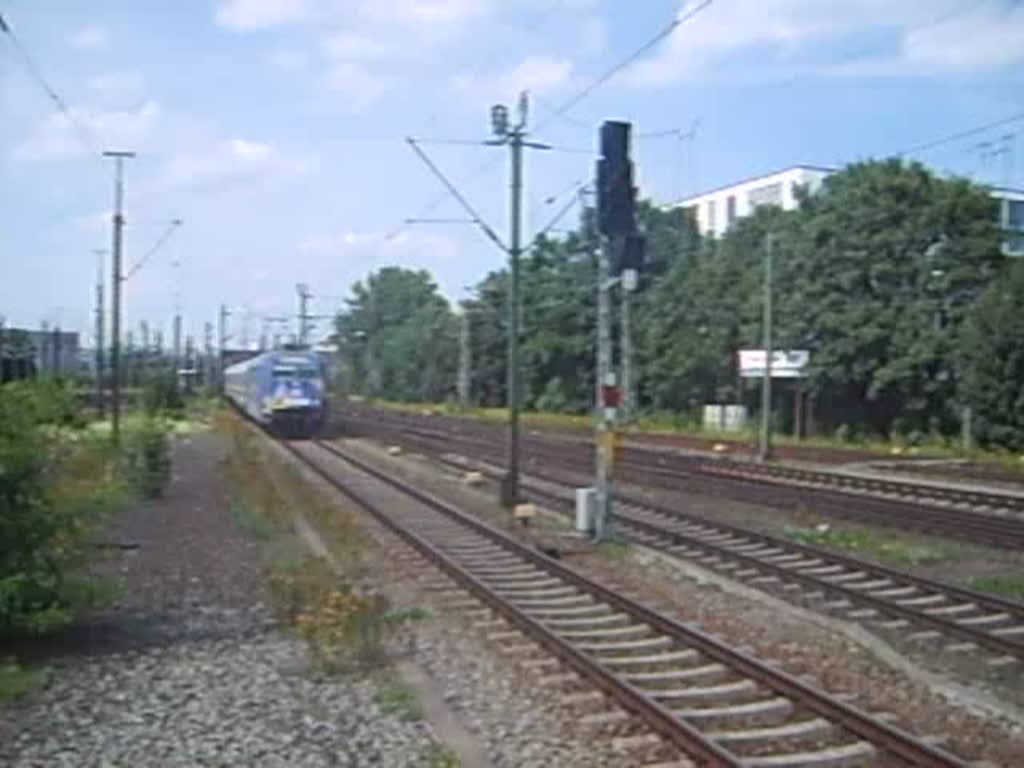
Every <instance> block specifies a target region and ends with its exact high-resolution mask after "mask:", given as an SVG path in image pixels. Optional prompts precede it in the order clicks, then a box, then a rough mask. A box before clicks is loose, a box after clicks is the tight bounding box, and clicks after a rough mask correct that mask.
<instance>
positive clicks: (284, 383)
mask: <svg viewBox="0 0 1024 768" xmlns="http://www.w3.org/2000/svg"><path fill="white" fill-rule="evenodd" d="M224 395H225V396H226V397H227V398H228V400H230V401H231V402H232V403H233V404H234V405H235V406H236V407H237V408H238V409H239V410H241V411H242V412H243V413H245V414H246V415H247V416H248V417H249V418H251V419H252V420H253V421H255V422H256V423H257V424H260V425H261V426H263V427H265V428H266V429H268V430H269V431H271V432H272V433H274V434H277V435H280V436H282V437H295V438H302V437H312V436H314V435H315V434H317V433H318V432H319V431H320V430H321V429H322V428H323V426H324V424H325V422H326V421H327V413H328V410H327V388H326V375H325V370H324V364H323V361H322V360H321V358H320V356H319V355H318V354H317V353H316V352H312V351H306V350H294V351H291V350H283V351H282V350H277V351H274V352H264V353H262V354H259V355H256V356H255V357H251V358H249V359H248V360H243V361H242V362H240V363H235V364H234V365H232V366H230V367H228V368H227V369H225V371H224Z"/></svg>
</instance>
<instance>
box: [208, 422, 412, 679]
mask: <svg viewBox="0 0 1024 768" xmlns="http://www.w3.org/2000/svg"><path fill="white" fill-rule="evenodd" d="M218 426H219V428H220V429H222V430H224V431H227V432H228V433H229V434H230V435H231V439H232V443H233V446H232V451H231V454H230V457H229V459H228V461H227V467H226V469H227V475H228V478H229V481H230V483H231V487H232V490H233V494H234V497H235V498H234V499H233V504H232V508H233V511H234V514H235V516H236V519H238V520H239V521H240V523H241V524H242V525H244V526H245V527H247V528H248V529H249V530H251V531H253V532H254V534H255V535H257V536H258V537H260V538H261V539H262V540H263V541H264V545H265V552H266V556H267V564H266V576H267V578H266V581H267V587H268V591H269V593H270V595H271V598H272V603H273V605H274V606H275V609H276V610H277V612H278V613H279V615H280V616H281V617H282V619H283V620H284V621H285V622H287V623H288V624H289V625H290V626H292V627H294V628H295V630H296V631H297V632H298V633H299V634H300V635H301V636H302V637H303V638H305V639H306V640H307V641H308V643H309V648H310V653H311V655H312V659H313V662H314V664H315V666H316V668H317V669H318V670H319V671H321V672H323V673H325V674H336V673H350V672H355V671H360V670H366V669H374V668H379V667H383V666H385V665H386V664H387V662H388V653H387V648H388V643H389V642H390V641H391V640H392V639H393V638H394V637H395V636H396V635H397V633H398V632H399V630H400V628H401V627H402V626H404V625H405V624H407V623H408V622H410V621H415V620H420V619H424V618H427V617H429V613H427V612H425V611H423V610H422V609H417V608H405V609H394V608H393V607H392V606H391V605H390V603H389V602H388V600H387V599H386V598H385V597H384V596H383V595H381V594H380V593H378V592H377V591H375V590H373V589H372V588H370V587H368V586H367V585H366V583H365V582H366V580H365V578H364V577H365V564H364V561H363V553H364V549H365V547H366V544H367V540H366V538H365V536H364V535H363V533H362V531H361V530H360V528H359V525H358V522H357V520H356V519H355V517H354V516H353V515H352V514H350V513H347V512H346V511H344V510H339V509H338V507H337V506H336V505H335V504H332V503H329V502H328V501H326V500H325V499H324V498H323V497H322V496H321V495H320V494H319V493H317V492H316V491H315V490H313V489H311V488H310V486H309V484H308V483H307V482H306V481H305V480H304V479H303V478H301V477H300V476H299V475H298V474H297V471H296V470H295V469H294V468H293V467H291V466H287V465H285V464H283V463H282V462H280V461H278V460H276V459H275V458H273V457H270V456H268V455H266V454H265V452H264V449H263V447H262V446H261V444H260V442H259V440H258V439H257V438H256V437H255V436H254V435H253V434H252V433H251V432H250V431H249V429H248V428H247V427H246V426H245V425H244V424H242V423H241V422H240V421H239V420H238V419H237V418H235V417H234V416H233V415H232V414H229V413H222V414H221V415H220V416H219V417H218ZM295 510H301V513H302V516H303V518H304V519H305V520H307V521H308V522H309V523H310V524H312V525H313V526H314V527H315V528H316V529H317V532H318V534H319V535H320V537H321V540H322V541H323V543H324V544H325V546H326V547H327V548H328V550H329V555H328V557H322V556H319V555H313V554H310V553H309V552H308V550H307V545H306V543H305V542H303V541H301V540H299V538H298V537H297V535H296V534H295V532H294V530H293V526H294V523H295V520H294V514H295Z"/></svg>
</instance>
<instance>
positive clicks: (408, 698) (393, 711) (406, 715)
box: [377, 677, 423, 721]
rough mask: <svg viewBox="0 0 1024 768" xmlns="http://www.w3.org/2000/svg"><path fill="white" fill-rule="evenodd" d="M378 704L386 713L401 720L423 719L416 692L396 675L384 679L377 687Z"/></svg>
mask: <svg viewBox="0 0 1024 768" xmlns="http://www.w3.org/2000/svg"><path fill="white" fill-rule="evenodd" d="M377 706H378V707H380V711H381V712H382V713H383V714H385V715H395V716H396V717H398V718H399V719H400V720H407V721H412V720H421V719H422V718H423V712H422V711H421V710H420V703H419V700H418V699H417V698H416V692H415V691H413V690H412V689H411V688H410V687H409V686H407V685H406V684H405V683H403V682H402V681H401V680H399V679H398V678H396V677H389V678H387V679H385V680H383V681H382V682H381V683H380V685H379V686H378V688H377Z"/></svg>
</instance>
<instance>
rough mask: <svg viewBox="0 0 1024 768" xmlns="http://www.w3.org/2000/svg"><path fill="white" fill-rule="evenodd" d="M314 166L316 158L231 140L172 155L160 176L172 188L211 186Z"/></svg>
mask: <svg viewBox="0 0 1024 768" xmlns="http://www.w3.org/2000/svg"><path fill="white" fill-rule="evenodd" d="M315 166H316V161H315V159H313V158H309V157H297V156H291V155H286V154H283V153H282V152H281V151H280V150H278V149H277V147H275V146H274V145H272V144H268V143H265V142H260V141H251V140H249V139H228V140H227V141H220V142H216V143H214V144H213V145H211V146H208V147H206V148H203V149H200V150H195V151H189V152H178V153H176V154H174V155H172V156H171V158H170V159H169V160H168V161H167V162H166V164H165V165H164V167H163V169H162V172H161V174H160V177H161V180H162V181H163V183H165V184H167V185H168V186H172V187H181V186H209V185H216V184H221V183H231V182H237V181H250V180H253V179H259V178H267V177H275V176H282V175H283V176H291V175H295V174H302V173H306V172H308V171H310V170H312V169H313V168H314V167H315Z"/></svg>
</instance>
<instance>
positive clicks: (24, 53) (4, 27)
mask: <svg viewBox="0 0 1024 768" xmlns="http://www.w3.org/2000/svg"><path fill="white" fill-rule="evenodd" d="M0 32H3V33H4V34H6V35H7V37H8V38H9V39H10V41H11V45H13V46H14V49H15V50H16V51H17V52H18V54H19V55H20V56H21V59H22V62H23V63H24V64H25V69H26V70H28V73H29V76H30V77H31V78H32V79H33V80H35V81H36V84H37V85H38V86H39V87H40V88H42V89H43V92H44V93H45V94H46V95H47V97H48V98H49V99H50V101H52V102H53V103H54V104H55V105H56V107H57V109H58V110H59V111H60V113H61V114H63V115H64V117H65V118H67V120H68V122H69V123H71V125H72V127H74V129H75V132H76V134H77V136H78V140H79V141H81V142H82V144H83V145H84V146H85V148H86V149H87V150H88V151H89V152H90V153H92V154H94V155H96V156H97V157H98V156H99V155H100V152H99V150H98V149H97V148H96V146H95V144H93V141H92V137H91V136H90V135H89V132H88V131H87V130H86V129H85V126H84V125H83V124H82V123H81V122H80V121H79V120H78V119H77V118H76V117H75V116H74V115H73V114H72V112H71V109H70V108H69V107H68V105H67V103H66V102H65V101H64V99H62V98H61V96H60V94H59V93H57V91H56V90H54V88H53V87H52V86H50V84H49V83H48V82H47V81H46V78H45V77H43V73H42V72H41V71H40V69H39V67H37V66H36V63H35V61H34V60H33V59H32V56H31V55H30V54H29V52H28V49H27V48H25V46H24V45H22V44H21V41H20V40H18V38H17V36H16V35H15V34H14V30H13V29H11V25H10V22H8V21H7V20H6V19H4V17H3V15H2V14H0Z"/></svg>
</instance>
